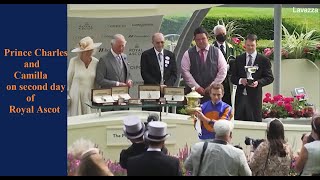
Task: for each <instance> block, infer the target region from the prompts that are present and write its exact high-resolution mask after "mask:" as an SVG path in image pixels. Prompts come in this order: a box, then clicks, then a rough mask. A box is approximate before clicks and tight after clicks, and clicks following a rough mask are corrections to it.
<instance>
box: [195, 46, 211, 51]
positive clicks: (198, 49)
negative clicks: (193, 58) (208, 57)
mask: <svg viewBox="0 0 320 180" xmlns="http://www.w3.org/2000/svg"><path fill="white" fill-rule="evenodd" d="M209 48H210V44H208V45H207V47H206V48H205V50H206V51H209ZM196 50H197V52H199V51H200V50H201V49H200V48H199V47H198V46H196Z"/></svg>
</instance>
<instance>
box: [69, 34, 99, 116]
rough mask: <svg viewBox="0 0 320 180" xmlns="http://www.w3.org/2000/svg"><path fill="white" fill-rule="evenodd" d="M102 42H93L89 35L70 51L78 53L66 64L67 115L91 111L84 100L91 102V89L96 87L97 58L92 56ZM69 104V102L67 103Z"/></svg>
mask: <svg viewBox="0 0 320 180" xmlns="http://www.w3.org/2000/svg"><path fill="white" fill-rule="evenodd" d="M101 44H102V43H94V42H93V39H92V38H91V37H89V36H87V37H85V38H83V39H81V40H80V42H79V47H77V48H75V49H73V50H72V51H71V52H75V53H78V55H77V56H76V57H73V58H71V59H70V62H69V66H68V76H67V79H68V86H67V91H68V97H69V98H70V105H69V106H68V116H77V115H82V114H89V113H92V111H91V108H90V107H89V106H87V105H86V104H85V103H86V102H91V89H94V88H95V87H96V84H95V77H96V68H97V64H98V62H99V60H98V59H97V58H95V57H93V54H94V49H96V48H98V47H99V46H100V45H101ZM68 104H69V103H68Z"/></svg>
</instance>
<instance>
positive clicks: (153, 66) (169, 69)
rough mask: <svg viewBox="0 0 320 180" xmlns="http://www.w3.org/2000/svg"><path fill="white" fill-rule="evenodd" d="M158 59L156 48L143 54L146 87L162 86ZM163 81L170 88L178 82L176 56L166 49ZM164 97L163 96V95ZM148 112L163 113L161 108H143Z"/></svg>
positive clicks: (164, 51) (143, 76)
mask: <svg viewBox="0 0 320 180" xmlns="http://www.w3.org/2000/svg"><path fill="white" fill-rule="evenodd" d="M158 61H159V60H158V57H157V54H156V52H155V50H154V48H151V49H148V50H146V51H144V52H143V53H142V54H141V61H140V66H141V76H142V79H143V81H144V84H145V85H160V82H161V72H160V66H159V63H158ZM163 63H164V64H163V68H164V72H163V80H164V84H165V85H167V86H168V87H170V86H174V83H175V82H176V80H177V65H176V57H175V55H174V54H173V53H172V52H171V51H168V50H166V49H163ZM161 96H163V94H161ZM142 110H148V111H158V112H159V111H161V108H157V107H151V108H150V107H148V108H142Z"/></svg>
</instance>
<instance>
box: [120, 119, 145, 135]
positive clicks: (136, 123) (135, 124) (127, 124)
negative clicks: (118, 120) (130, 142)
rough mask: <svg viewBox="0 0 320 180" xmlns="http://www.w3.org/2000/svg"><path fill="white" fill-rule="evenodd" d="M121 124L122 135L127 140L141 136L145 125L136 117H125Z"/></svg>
mask: <svg viewBox="0 0 320 180" xmlns="http://www.w3.org/2000/svg"><path fill="white" fill-rule="evenodd" d="M123 124H124V127H123V133H124V135H125V136H126V137H127V138H128V139H136V138H139V137H141V136H143V134H144V131H145V125H144V123H143V122H141V120H140V119H139V118H138V117H137V116H127V117H125V118H124V120H123Z"/></svg>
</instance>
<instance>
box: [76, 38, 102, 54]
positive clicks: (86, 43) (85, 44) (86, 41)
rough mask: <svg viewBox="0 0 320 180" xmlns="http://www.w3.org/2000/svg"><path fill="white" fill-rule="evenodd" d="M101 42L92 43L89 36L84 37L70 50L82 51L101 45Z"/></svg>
mask: <svg viewBox="0 0 320 180" xmlns="http://www.w3.org/2000/svg"><path fill="white" fill-rule="evenodd" d="M101 44H102V43H94V42H93V39H92V38H91V37H89V36H87V37H84V38H82V39H81V40H80V42H79V47H77V48H75V49H73V50H72V51H71V52H84V51H89V50H92V49H95V48H97V47H99V46H101Z"/></svg>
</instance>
